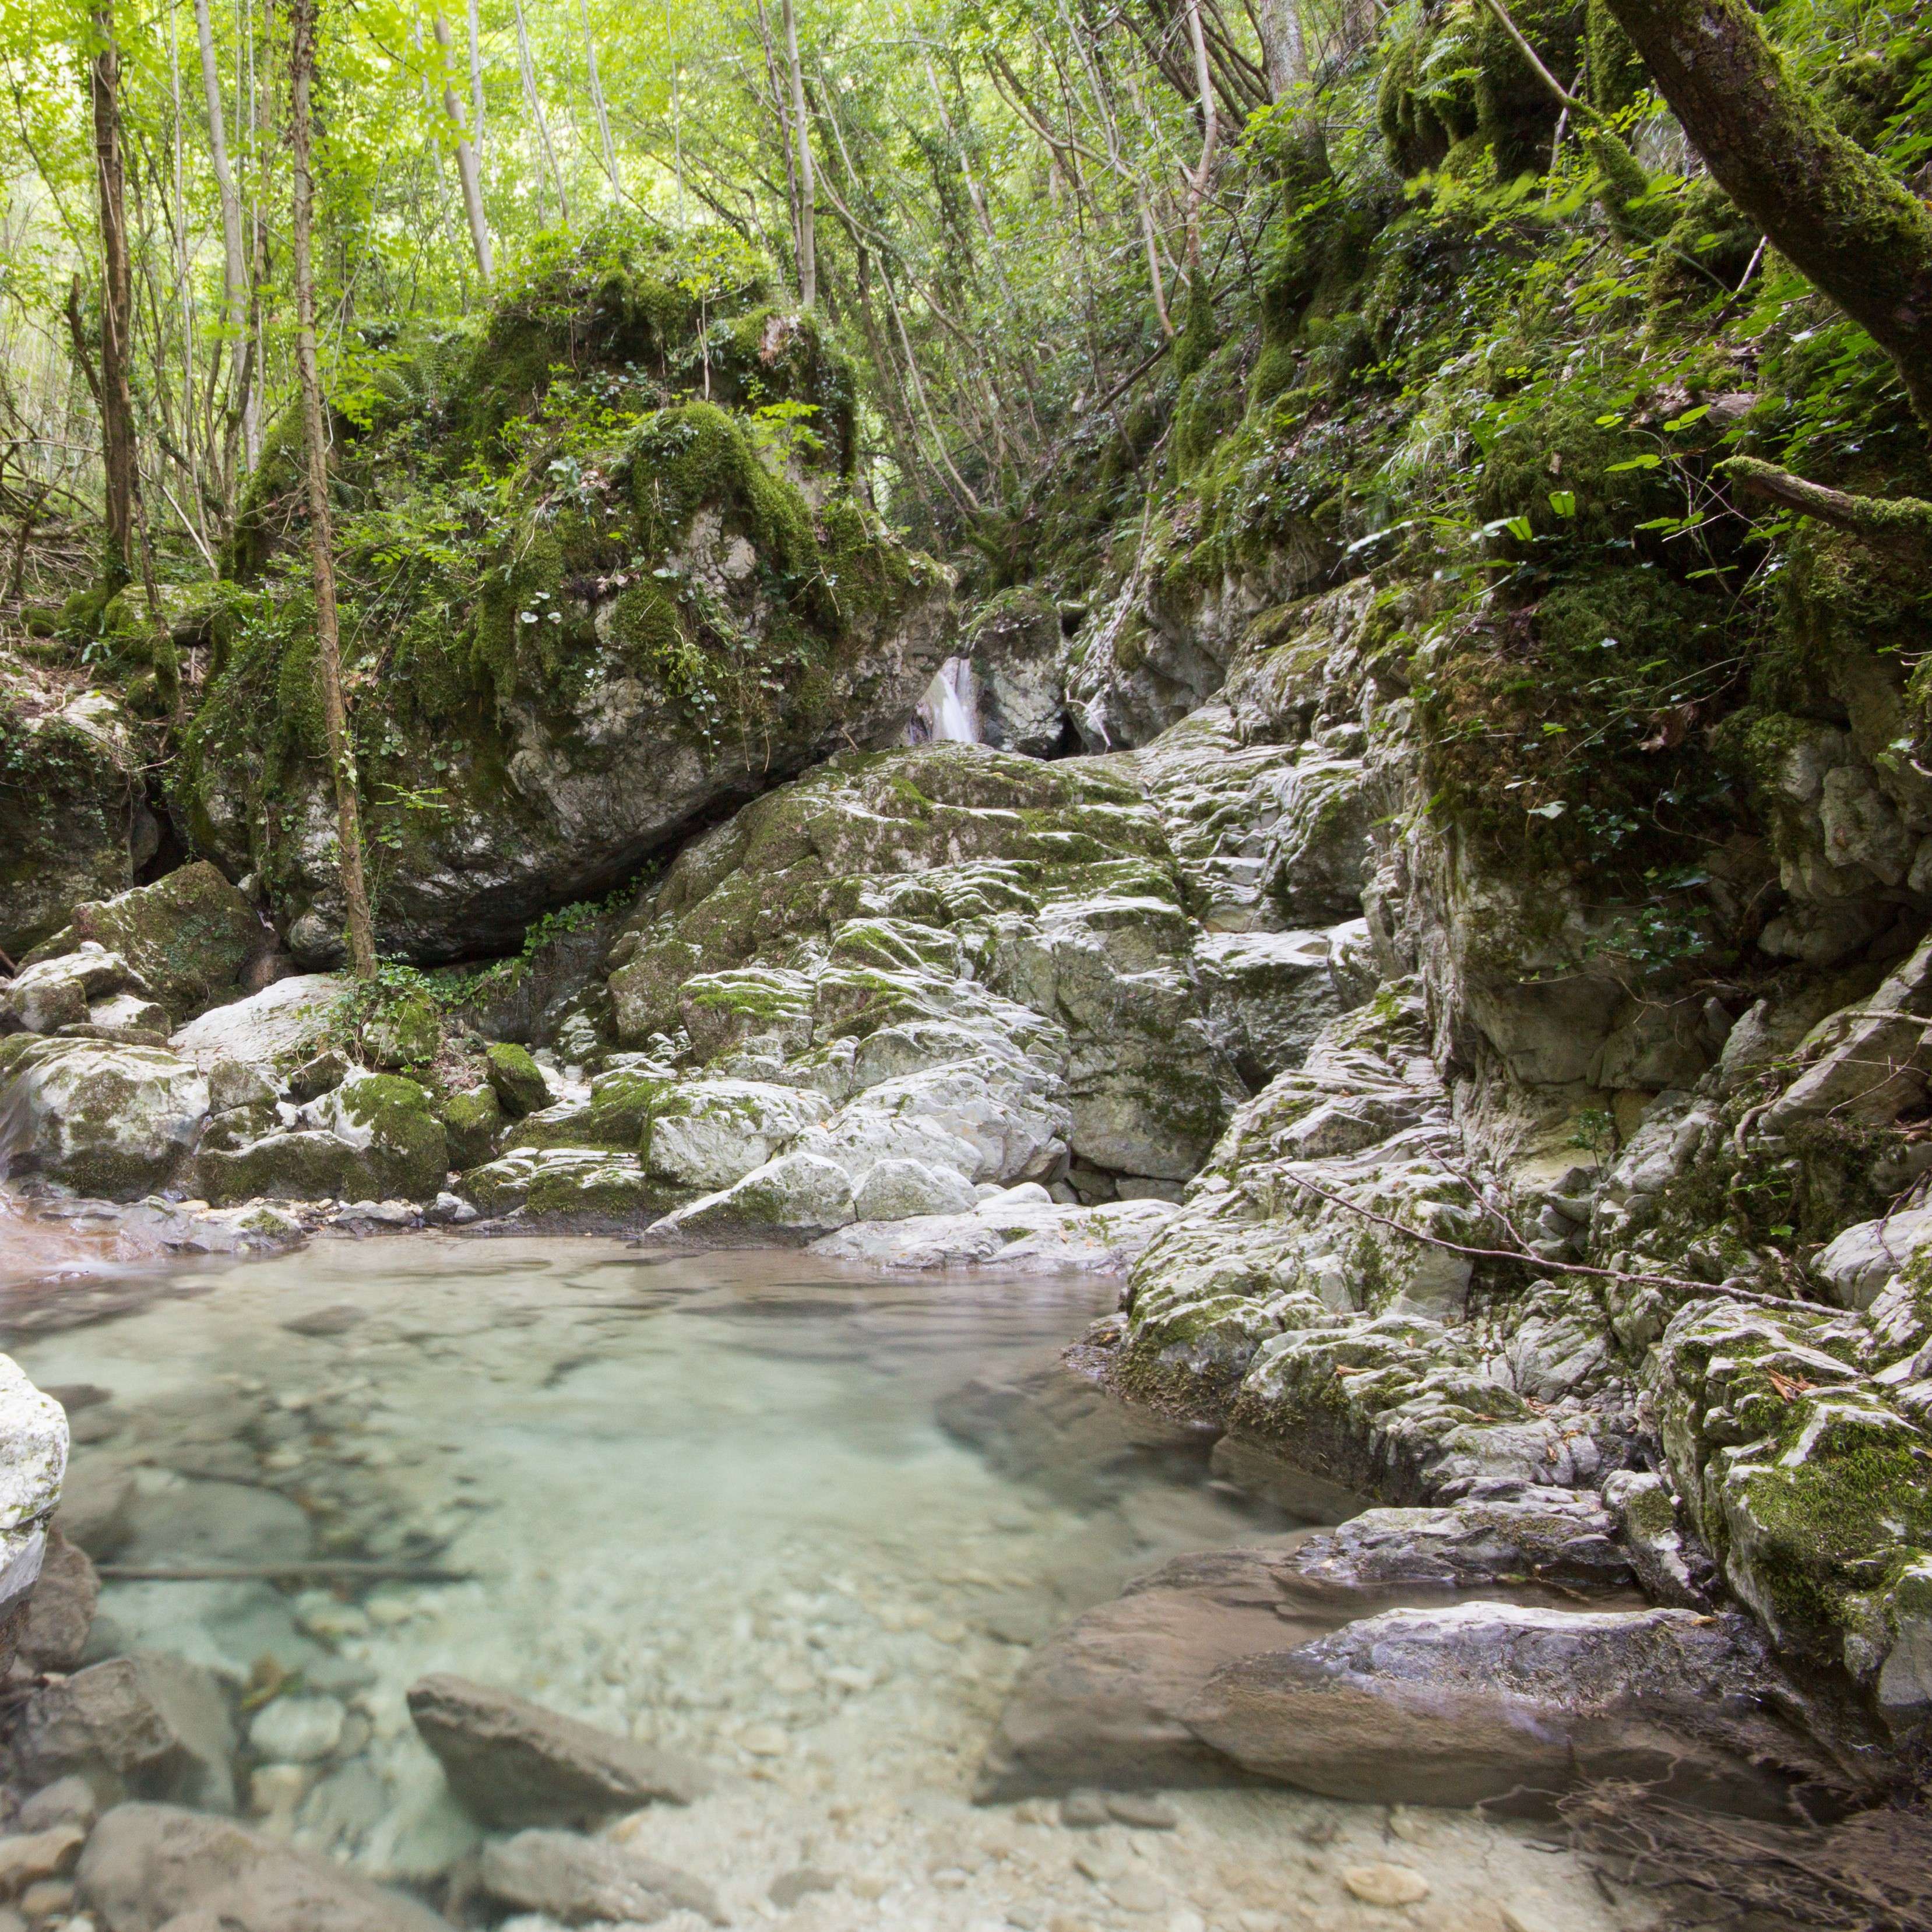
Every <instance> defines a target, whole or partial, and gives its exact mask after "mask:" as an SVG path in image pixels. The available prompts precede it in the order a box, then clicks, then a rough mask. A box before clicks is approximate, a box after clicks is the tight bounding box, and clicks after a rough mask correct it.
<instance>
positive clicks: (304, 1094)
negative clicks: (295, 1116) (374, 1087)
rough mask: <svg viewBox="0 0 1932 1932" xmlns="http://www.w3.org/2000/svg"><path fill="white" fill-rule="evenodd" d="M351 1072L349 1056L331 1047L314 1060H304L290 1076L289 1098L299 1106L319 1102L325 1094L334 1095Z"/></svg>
mask: <svg viewBox="0 0 1932 1932" xmlns="http://www.w3.org/2000/svg"><path fill="white" fill-rule="evenodd" d="M350 1071H351V1069H350V1064H349V1058H348V1055H346V1054H345V1053H344V1052H342V1050H341V1049H340V1048H339V1047H333V1046H332V1047H329V1048H327V1049H325V1050H324V1051H323V1052H320V1053H318V1054H317V1055H314V1058H311V1059H308V1060H305V1061H303V1062H302V1064H301V1065H300V1066H299V1067H297V1068H296V1070H295V1071H294V1072H293V1073H291V1074H290V1076H289V1082H288V1085H289V1098H290V1100H293V1101H294V1102H295V1103H296V1105H297V1106H306V1105H307V1104H308V1103H309V1102H310V1101H311V1100H320V1099H321V1098H322V1097H323V1094H332V1093H334V1092H335V1090H336V1088H338V1087H340V1086H341V1085H342V1083H343V1082H344V1081H345V1080H347V1079H348V1078H349V1076H350Z"/></svg>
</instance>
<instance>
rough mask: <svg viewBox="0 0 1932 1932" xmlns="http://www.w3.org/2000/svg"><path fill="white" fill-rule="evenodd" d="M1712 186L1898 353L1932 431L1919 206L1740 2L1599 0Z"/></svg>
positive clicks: (1930, 241)
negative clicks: (1845, 129)
mask: <svg viewBox="0 0 1932 1932" xmlns="http://www.w3.org/2000/svg"><path fill="white" fill-rule="evenodd" d="M1607 4H1608V5H1609V7H1610V11H1611V12H1612V13H1613V14H1615V15H1616V18H1617V20H1618V22H1619V24H1620V25H1621V26H1622V28H1623V30H1624V31H1625V33H1626V34H1628V35H1629V36H1630V37H1631V40H1632V41H1633V42H1634V43H1635V45H1636V47H1637V51H1638V52H1640V54H1642V55H1643V58H1644V64H1645V65H1646V66H1647V67H1648V68H1649V70H1650V72H1651V75H1652V78H1653V79H1654V80H1655V81H1656V83H1657V85H1658V90H1659V92H1661V93H1662V95H1663V96H1664V99H1665V100H1666V101H1668V102H1669V103H1670V107H1671V110H1672V112H1673V113H1675V114H1676V116H1677V118H1678V119H1679V121H1682V123H1683V125H1684V131H1685V133H1687V134H1688V135H1689V136H1690V137H1691V140H1692V141H1693V142H1694V143H1695V144H1696V145H1697V151H1698V152H1699V153H1700V154H1702V155H1703V157H1704V160H1705V163H1706V166H1708V167H1709V169H1710V170H1711V172H1712V175H1713V177H1714V178H1715V179H1716V181H1717V182H1718V185H1719V186H1720V187H1722V188H1723V189H1724V192H1725V193H1727V194H1728V195H1729V196H1730V197H1731V199H1733V201H1734V202H1736V203H1737V205H1739V207H1740V208H1742V209H1743V210H1744V211H1745V213H1746V214H1748V215H1750V216H1751V218H1752V219H1753V220H1754V221H1756V222H1757V223H1758V225H1759V226H1760V228H1762V229H1763V232H1764V233H1765V235H1766V236H1767V237H1768V238H1769V240H1770V242H1771V244H1772V247H1774V248H1776V249H1777V250H1778V251H1779V253H1780V254H1782V255H1783V256H1784V257H1785V259H1786V260H1787V261H1789V262H1790V263H1791V265H1792V266H1793V268H1795V269H1797V270H1798V272H1799V273H1800V274H1801V275H1805V277H1807V278H1808V279H1809V280H1810V281H1812V282H1813V283H1814V284H1816V285H1817V287H1819V288H1820V290H1823V292H1824V293H1825V294H1826V295H1827V296H1829V297H1830V298H1831V299H1832V301H1833V302H1836V303H1837V304H1838V306H1839V308H1841V309H1843V311H1845V313H1846V314H1847V315H1848V316H1849V317H1851V318H1852V320H1853V321H1854V322H1855V323H1858V325H1859V326H1861V328H1863V329H1864V330H1865V332H1867V334H1868V335H1870V337H1871V338H1872V340H1873V341H1874V342H1876V344H1878V346H1879V347H1880V348H1881V349H1882V350H1884V351H1885V353H1886V354H1887V355H1888V356H1890V357H1891V359H1892V361H1893V362H1894V363H1895V364H1896V365H1897V368H1898V371H1899V374H1900V375H1901V376H1902V377H1903V378H1904V380H1905V387H1906V394H1907V395H1909V397H1910V398H1911V399H1912V407H1913V409H1914V410H1915V411H1916V413H1917V414H1918V419H1919V420H1920V422H1922V423H1924V425H1926V426H1927V428H1928V429H1932V211H1928V210H1927V208H1926V206H1925V204H1924V202H1921V201H1920V200H1918V199H1917V197H1916V196H1914V195H1913V194H1912V193H1911V192H1910V191H1909V190H1908V189H1907V188H1906V187H1905V186H1904V184H1903V183H1902V182H1900V181H1898V180H1897V178H1895V177H1894V175H1892V174H1891V172H1889V171H1888V169H1886V167H1885V165H1884V163H1882V162H1881V161H1880V160H1878V159H1877V158H1876V157H1875V156H1873V155H1872V154H1868V153H1867V152H1866V151H1865V150H1864V148H1861V147H1860V146H1859V145H1858V143H1857V142H1855V141H1854V140H1852V139H1851V138H1850V137H1849V136H1848V135H1846V134H1843V133H1840V132H1839V131H1838V129H1837V128H1835V127H1833V126H1832V123H1831V121H1829V119H1828V118H1826V114H1825V112H1824V110H1823V108H1822V107H1820V105H1819V104H1818V102H1817V99H1816V98H1814V96H1813V95H1812V93H1811V90H1810V89H1808V88H1807V87H1805V86H1804V85H1803V84H1802V83H1801V82H1799V81H1798V80H1795V79H1794V78H1793V77H1792V75H1791V74H1790V73H1789V72H1788V71H1787V70H1786V68H1785V65H1784V62H1783V61H1782V60H1781V59H1780V58H1779V57H1778V53H1777V52H1776V51H1775V49H1774V48H1773V47H1772V45H1771V43H1770V42H1769V40H1766V37H1765V33H1764V29H1763V26H1761V25H1760V23H1759V21H1758V18H1757V15H1756V14H1755V13H1753V12H1752V10H1751V7H1750V6H1749V5H1748V4H1747V0H1607Z"/></svg>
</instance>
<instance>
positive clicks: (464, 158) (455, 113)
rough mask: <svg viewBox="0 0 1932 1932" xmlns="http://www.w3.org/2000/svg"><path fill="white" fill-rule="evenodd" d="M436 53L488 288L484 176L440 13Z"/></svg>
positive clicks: (489, 264) (468, 213) (466, 205)
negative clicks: (451, 65)
mask: <svg viewBox="0 0 1932 1932" xmlns="http://www.w3.org/2000/svg"><path fill="white" fill-rule="evenodd" d="M434 25H435V28H436V44H437V51H438V52H440V54H441V55H443V112H444V113H446V114H447V115H449V124H450V125H451V126H452V127H454V128H455V130H456V172H457V178H458V179H459V180H460V181H461V182H462V184H463V213H464V214H466V216H467V217H469V240H470V245H472V247H473V248H475V251H476V272H477V273H478V275H481V277H482V278H483V281H484V285H485V286H486V287H487V285H488V284H489V282H490V278H491V277H492V276H493V275H494V274H495V272H496V270H495V268H494V266H493V263H492V261H491V259H490V224H489V223H488V222H487V221H486V220H484V217H483V174H482V169H481V164H480V163H478V160H477V158H476V150H475V148H473V147H472V146H471V145H470V144H469V132H468V130H466V128H465V127H464V126H463V104H462V103H461V102H460V101H458V99H457V98H456V87H455V83H454V82H453V81H452V80H451V78H450V69H449V45H450V43H449V22H448V21H447V20H445V19H444V18H443V9H442V8H441V7H438V8H437V10H436V19H435V23H434Z"/></svg>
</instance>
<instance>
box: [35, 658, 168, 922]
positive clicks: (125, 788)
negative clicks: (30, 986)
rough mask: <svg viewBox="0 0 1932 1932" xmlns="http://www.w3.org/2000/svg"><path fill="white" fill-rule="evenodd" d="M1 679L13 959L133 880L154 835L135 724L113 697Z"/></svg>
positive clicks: (130, 883) (122, 890)
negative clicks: (87, 904) (42, 694)
mask: <svg viewBox="0 0 1932 1932" xmlns="http://www.w3.org/2000/svg"><path fill="white" fill-rule="evenodd" d="M0 687H4V688H0V953H6V954H7V955H8V956H10V958H12V959H19V958H20V956H21V955H22V954H23V953H26V952H27V951H28V950H30V949H31V947H34V946H37V945H38V944H40V941H42V940H43V939H45V938H47V937H48V936H49V935H50V934H52V933H54V932H58V930H59V929H60V928H61V927H62V926H65V924H66V923H67V922H68V916H69V915H70V914H71V913H72V912H73V910H74V907H76V906H77V905H78V904H80V903H81V902H82V901H84V900H89V899H99V898H107V897H109V896H110V895H112V894H113V893H115V892H124V891H125V890H126V889H127V887H128V886H131V885H132V884H133V883H134V877H133V874H134V868H135V866H136V865H138V864H139V863H141V862H142V861H144V860H145V859H147V858H148V857H149V856H151V854H152V853H153V851H154V845H155V842H156V838H157V828H156V826H155V823H154V818H153V817H152V816H151V814H150V813H149V812H148V808H147V805H146V802H145V797H144V796H143V791H142V786H141V785H140V784H139V781H138V780H137V778H136V773H137V772H138V769H139V766H140V763H141V762H142V760H141V755H140V751H139V748H138V746H137V744H136V733H137V729H138V727H136V726H135V724H134V723H133V720H132V719H130V718H128V717H127V715H126V713H125V712H124V711H123V710H122V709H121V707H120V706H119V705H118V703H116V702H115V700H113V698H111V697H108V696H107V695H106V694H104V693H102V692H100V691H86V692H83V693H82V694H80V695H79V696H77V697H65V694H58V697H65V701H58V700H57V694H55V693H52V692H49V694H47V696H46V700H45V701H44V702H41V701H37V700H36V699H35V698H34V697H33V695H32V694H31V691H30V689H29V688H28V686H27V685H26V682H25V681H24V680H23V681H22V682H21V683H20V685H17V686H16V685H14V684H13V680H12V679H10V677H8V676H5V675H4V674H0Z"/></svg>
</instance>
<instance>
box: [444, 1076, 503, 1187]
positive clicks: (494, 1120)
mask: <svg viewBox="0 0 1932 1932" xmlns="http://www.w3.org/2000/svg"><path fill="white" fill-rule="evenodd" d="M437 1112H438V1114H439V1115H440V1118H441V1119H442V1121H443V1132H444V1133H446V1135H447V1136H449V1164H450V1166H452V1167H454V1168H457V1169H463V1170H467V1169H470V1168H472V1167H479V1166H481V1165H482V1163H484V1162H485V1161H487V1160H488V1159H489V1158H490V1156H491V1155H492V1154H493V1153H494V1152H495V1151H496V1136H497V1135H498V1134H499V1132H500V1131H501V1130H502V1125H503V1122H504V1118H505V1117H504V1113H503V1107H502V1102H501V1101H499V1100H498V1099H497V1098H496V1090H495V1088H493V1087H490V1085H487V1083H486V1084H485V1085H482V1086H480V1087H472V1088H469V1089H468V1090H467V1091H461V1092H458V1093H454V1094H446V1095H445V1096H444V1097H443V1100H442V1101H441V1103H440V1105H439V1106H438V1108H437Z"/></svg>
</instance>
